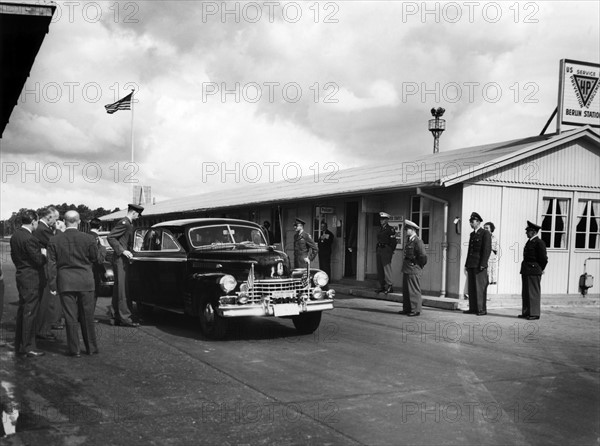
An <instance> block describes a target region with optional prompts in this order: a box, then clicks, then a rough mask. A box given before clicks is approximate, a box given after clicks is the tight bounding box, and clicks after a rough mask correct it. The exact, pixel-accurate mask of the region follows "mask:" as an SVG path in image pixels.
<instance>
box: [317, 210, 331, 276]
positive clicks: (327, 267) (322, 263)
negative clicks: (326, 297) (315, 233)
mask: <svg viewBox="0 0 600 446" xmlns="http://www.w3.org/2000/svg"><path fill="white" fill-rule="evenodd" d="M333 238H334V236H333V232H331V231H330V230H329V229H327V222H326V221H325V220H323V221H322V222H321V236H320V237H319V268H321V269H322V270H323V271H325V272H326V273H327V275H328V276H329V277H331V247H332V245H333Z"/></svg>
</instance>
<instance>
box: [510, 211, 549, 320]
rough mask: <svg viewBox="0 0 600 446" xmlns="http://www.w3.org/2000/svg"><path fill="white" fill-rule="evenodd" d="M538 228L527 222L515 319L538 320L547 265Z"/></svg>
mask: <svg viewBox="0 0 600 446" xmlns="http://www.w3.org/2000/svg"><path fill="white" fill-rule="evenodd" d="M540 228H541V227H540V226H539V225H536V224H535V223H532V222H530V221H529V220H527V227H526V228H525V233H526V234H527V238H528V240H527V243H525V247H524V248H523V262H521V284H522V288H521V300H522V308H521V314H519V315H518V316H517V317H519V318H523V319H527V320H529V321H531V320H537V319H539V318H540V300H541V282H542V274H544V269H545V268H546V265H547V264H548V254H547V253H546V244H545V243H544V241H543V240H541V239H540V238H539V237H538V235H537V234H538V232H539V230H540Z"/></svg>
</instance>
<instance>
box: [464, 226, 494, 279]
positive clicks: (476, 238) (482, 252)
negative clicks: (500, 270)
mask: <svg viewBox="0 0 600 446" xmlns="http://www.w3.org/2000/svg"><path fill="white" fill-rule="evenodd" d="M491 253H492V235H491V234H490V232H489V231H486V230H485V229H483V228H482V227H480V228H479V229H478V230H477V231H472V232H471V235H470V236H469V250H468V252H467V261H466V262H465V267H466V268H477V269H480V268H487V266H488V260H489V258H490V254H491Z"/></svg>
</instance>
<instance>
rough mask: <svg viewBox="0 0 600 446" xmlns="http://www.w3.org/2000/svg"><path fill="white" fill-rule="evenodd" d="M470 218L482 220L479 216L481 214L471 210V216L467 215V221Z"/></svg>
mask: <svg viewBox="0 0 600 446" xmlns="http://www.w3.org/2000/svg"><path fill="white" fill-rule="evenodd" d="M471 220H479V221H483V218H481V215H479V214H478V213H477V212H471V216H470V217H469V221H471Z"/></svg>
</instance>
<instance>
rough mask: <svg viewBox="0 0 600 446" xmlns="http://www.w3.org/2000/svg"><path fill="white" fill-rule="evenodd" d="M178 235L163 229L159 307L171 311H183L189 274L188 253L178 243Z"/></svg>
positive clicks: (157, 273)
mask: <svg viewBox="0 0 600 446" xmlns="http://www.w3.org/2000/svg"><path fill="white" fill-rule="evenodd" d="M177 235H178V234H174V233H173V232H172V230H170V229H166V228H165V229H163V230H162V232H161V234H160V239H161V242H160V257H159V258H160V260H158V258H157V261H156V265H157V266H158V268H157V269H156V271H155V274H156V275H157V277H158V282H159V283H158V294H157V296H156V303H157V305H159V306H161V307H165V308H169V309H171V310H177V311H179V310H181V311H183V308H184V303H183V293H184V289H185V288H184V287H185V281H186V274H187V252H186V251H185V249H184V248H183V247H182V246H181V244H180V243H179V242H178V237H177Z"/></svg>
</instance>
